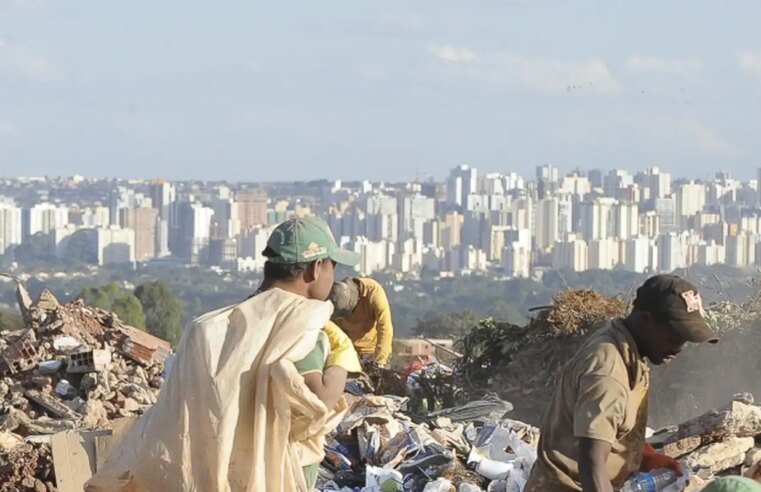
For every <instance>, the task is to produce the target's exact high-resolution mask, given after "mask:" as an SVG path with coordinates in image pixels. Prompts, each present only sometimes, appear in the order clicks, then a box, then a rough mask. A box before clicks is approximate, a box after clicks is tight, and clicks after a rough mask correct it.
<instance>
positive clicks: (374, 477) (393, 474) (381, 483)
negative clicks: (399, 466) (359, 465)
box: [365, 465, 404, 492]
mask: <svg viewBox="0 0 761 492" xmlns="http://www.w3.org/2000/svg"><path fill="white" fill-rule="evenodd" d="M403 483H404V477H402V474H401V473H399V472H398V471H396V470H392V469H390V468H381V467H377V466H372V465H367V468H366V469H365V489H369V490H373V491H375V490H378V491H382V492H394V491H396V492H401V491H402V490H403Z"/></svg>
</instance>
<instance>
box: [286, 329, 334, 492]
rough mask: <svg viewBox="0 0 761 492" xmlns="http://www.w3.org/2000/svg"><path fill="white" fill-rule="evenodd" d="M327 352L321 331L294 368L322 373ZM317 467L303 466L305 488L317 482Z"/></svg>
mask: <svg viewBox="0 0 761 492" xmlns="http://www.w3.org/2000/svg"><path fill="white" fill-rule="evenodd" d="M329 352H330V341H329V340H328V336H327V335H326V334H325V333H323V332H321V333H320V336H319V337H317V344H315V346H314V348H313V349H312V351H311V352H309V354H307V356H306V357H304V358H303V359H301V360H300V361H298V362H296V363H295V364H294V365H295V366H296V370H297V371H299V374H301V375H302V376H303V375H304V374H310V373H313V372H317V373H320V374H322V373H323V371H324V370H325V361H326V360H327V358H328V353H329ZM319 469H320V464H319V463H315V464H313V465H307V466H305V467H303V470H304V478H305V479H306V483H307V488H308V489H310V490H311V489H314V486H315V484H316V483H317V473H318V471H319Z"/></svg>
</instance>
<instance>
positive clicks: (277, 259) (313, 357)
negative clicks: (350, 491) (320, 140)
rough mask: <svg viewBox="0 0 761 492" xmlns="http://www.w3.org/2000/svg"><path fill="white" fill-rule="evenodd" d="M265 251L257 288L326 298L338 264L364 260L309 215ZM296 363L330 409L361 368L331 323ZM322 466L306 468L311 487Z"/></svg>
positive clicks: (279, 232)
mask: <svg viewBox="0 0 761 492" xmlns="http://www.w3.org/2000/svg"><path fill="white" fill-rule="evenodd" d="M262 254H263V255H264V256H265V257H266V258H267V262H266V263H265V265H264V281H263V282H262V285H261V287H260V288H259V289H258V290H257V293H259V292H264V291H266V290H268V289H271V288H275V287H280V288H285V289H289V288H295V289H296V290H297V291H299V292H301V293H302V295H304V297H307V298H314V299H319V300H322V301H324V300H326V299H327V298H328V296H329V294H330V290H331V288H332V286H333V280H334V278H335V276H334V274H333V271H334V266H335V264H336V263H338V264H342V265H346V266H354V265H356V264H357V263H359V260H360V255H359V254H358V253H355V252H352V251H347V250H343V249H340V248H339V247H338V245H337V244H336V242H335V239H334V238H333V234H332V233H331V231H330V228H329V227H328V225H327V224H326V223H325V222H324V221H322V220H321V219H318V218H310V217H308V218H302V219H292V220H289V221H286V222H284V223H282V224H280V226H278V228H277V229H275V231H274V232H273V233H272V235H271V236H270V238H269V240H268V241H267V247H266V249H265V250H264V251H263V252H262ZM326 260H329V261H326ZM310 279H314V281H312V282H310ZM310 285H311V287H312V288H311V289H310V288H309V286H310ZM295 366H296V369H297V370H298V371H299V373H300V374H301V375H302V376H303V377H304V382H305V383H306V385H307V387H308V388H309V389H310V390H312V392H314V393H315V394H316V395H317V396H318V397H319V398H320V399H321V400H322V401H323V402H324V403H325V405H326V406H327V407H328V408H333V407H334V406H335V405H336V403H337V402H338V399H339V398H340V397H341V395H342V394H343V390H344V387H345V386H346V378H347V375H348V373H359V372H361V371H362V368H361V366H360V364H359V358H358V356H357V353H356V352H355V350H354V347H353V346H352V344H351V342H350V340H349V338H348V336H347V335H346V334H344V333H343V332H342V331H341V330H339V329H337V328H336V327H335V325H334V324H333V323H332V322H328V324H327V325H326V327H325V330H323V332H322V333H320V335H319V337H318V339H317V344H316V345H315V348H314V349H313V350H312V351H311V352H310V353H309V354H307V356H306V357H304V358H303V359H301V360H300V361H298V362H296V363H295ZM318 469H319V463H313V464H310V465H307V466H305V467H304V475H305V478H306V482H307V487H309V488H310V489H311V488H313V487H314V485H315V482H316V481H317V471H318Z"/></svg>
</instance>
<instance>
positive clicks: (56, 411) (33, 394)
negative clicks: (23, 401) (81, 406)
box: [24, 390, 79, 419]
mask: <svg viewBox="0 0 761 492" xmlns="http://www.w3.org/2000/svg"><path fill="white" fill-rule="evenodd" d="M24 396H25V397H26V398H27V399H28V400H30V401H32V402H34V403H36V404H37V405H39V406H40V407H42V409H43V410H45V411H46V412H47V413H49V414H50V415H52V416H53V417H56V418H61V419H62V418H73V419H76V418H78V417H79V414H77V413H76V412H74V411H73V410H71V409H70V408H68V407H67V406H66V405H64V404H63V403H60V402H59V401H58V400H56V399H55V398H53V397H52V396H49V395H46V394H44V393H41V392H39V391H35V390H29V391H25V392H24Z"/></svg>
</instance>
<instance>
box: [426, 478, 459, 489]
mask: <svg viewBox="0 0 761 492" xmlns="http://www.w3.org/2000/svg"><path fill="white" fill-rule="evenodd" d="M450 490H452V482H451V481H449V480H447V479H446V478H444V477H439V478H437V479H436V480H434V481H433V482H428V483H427V484H425V488H424V489H423V492H449V491H450Z"/></svg>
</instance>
